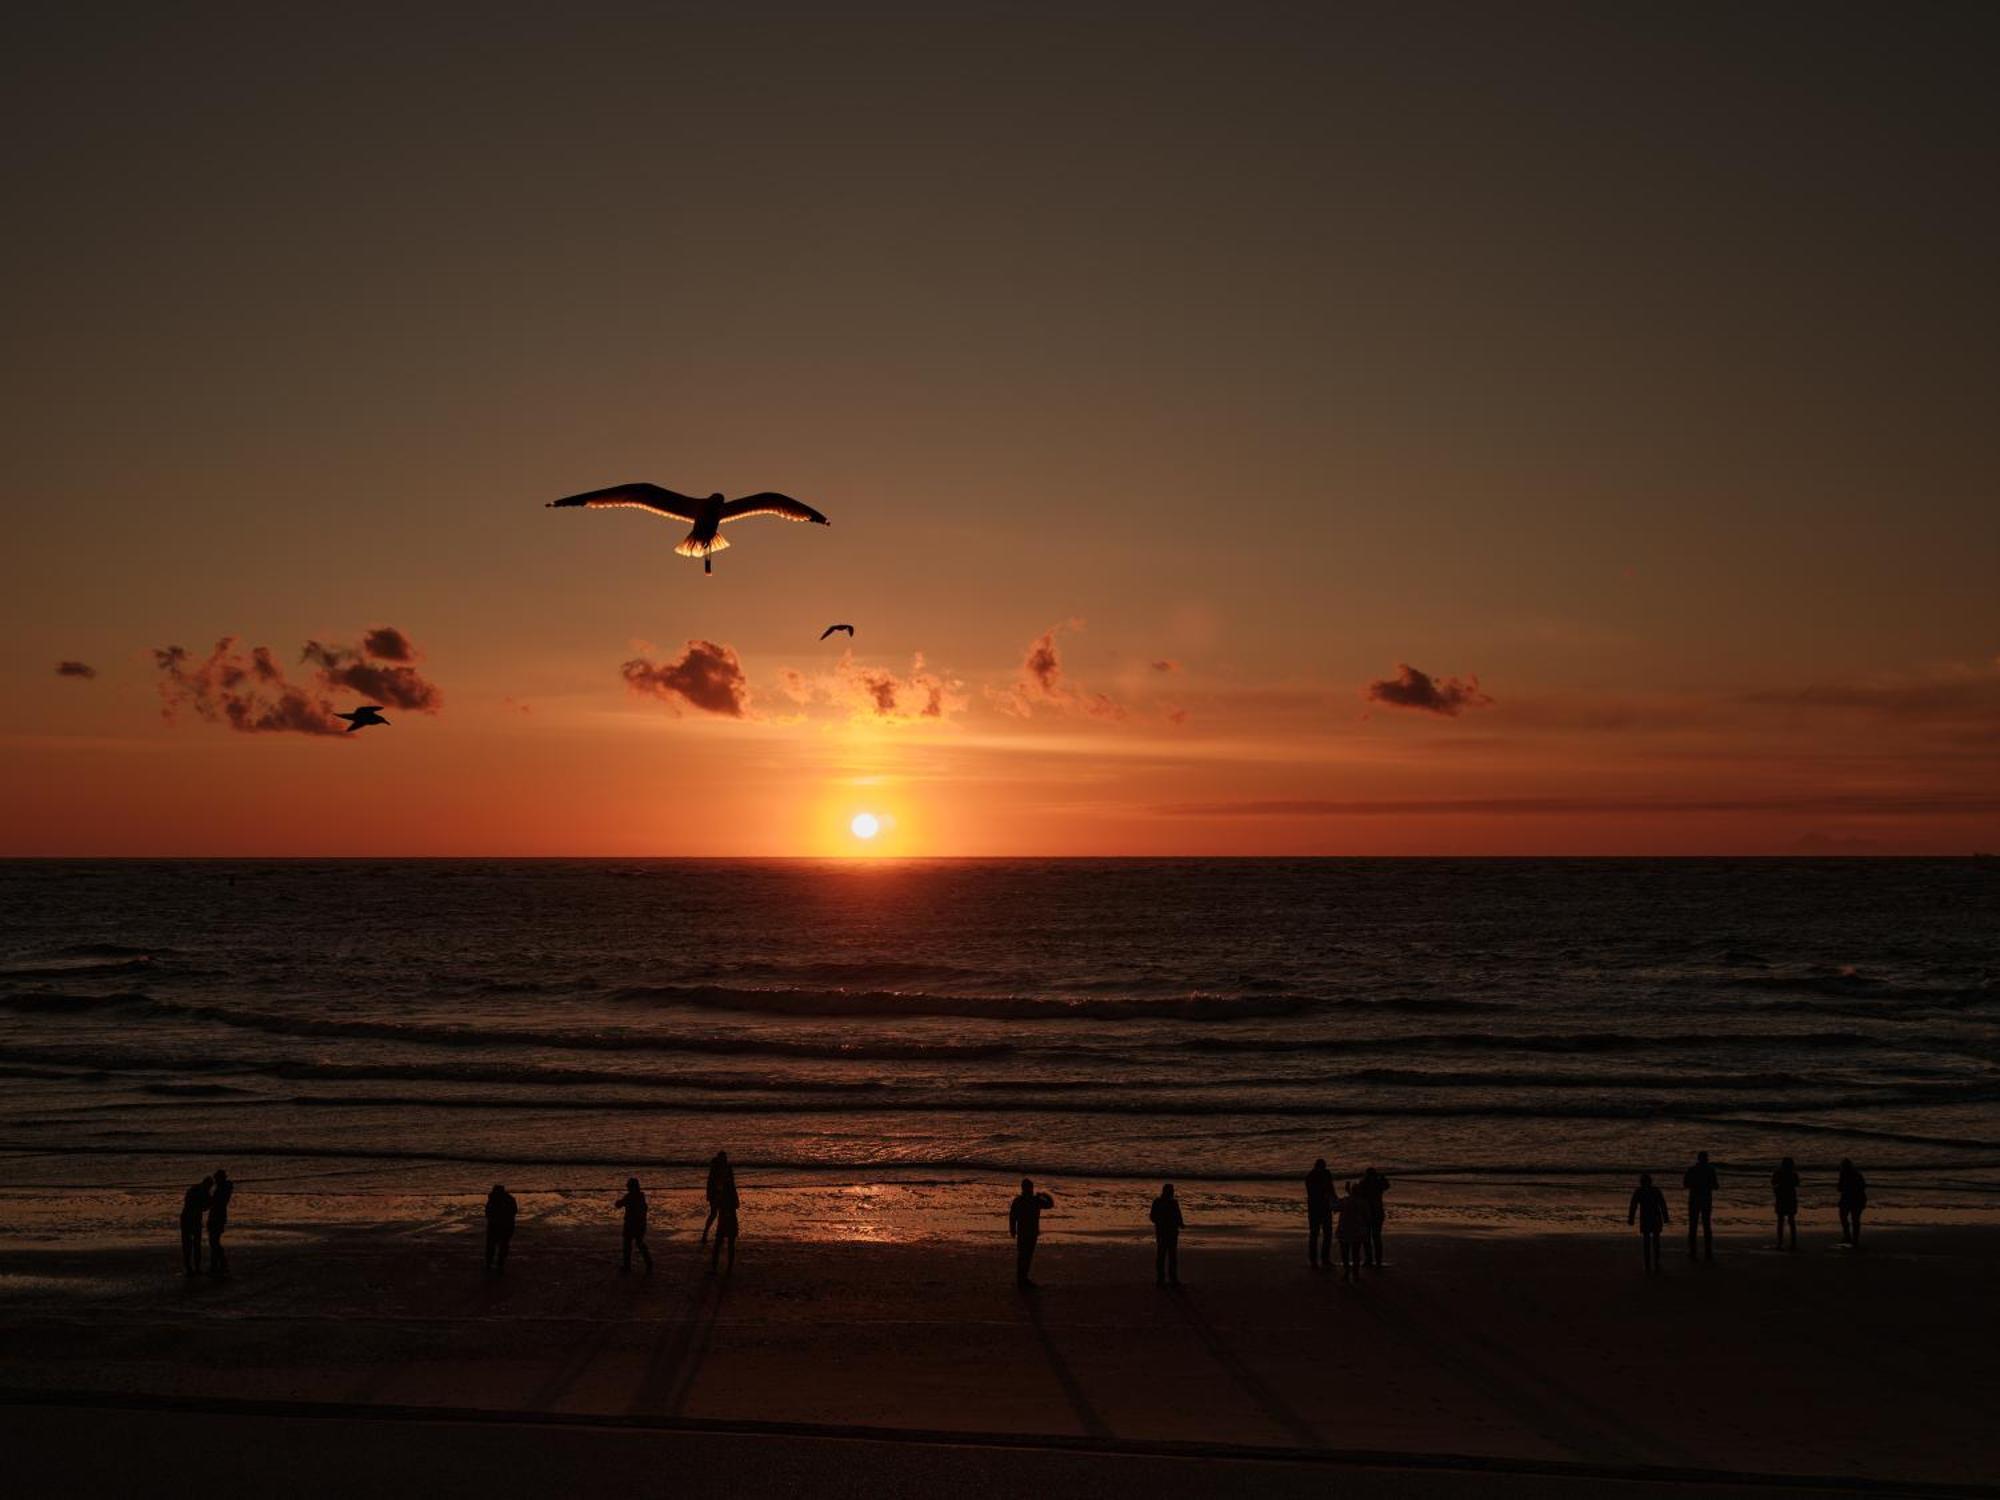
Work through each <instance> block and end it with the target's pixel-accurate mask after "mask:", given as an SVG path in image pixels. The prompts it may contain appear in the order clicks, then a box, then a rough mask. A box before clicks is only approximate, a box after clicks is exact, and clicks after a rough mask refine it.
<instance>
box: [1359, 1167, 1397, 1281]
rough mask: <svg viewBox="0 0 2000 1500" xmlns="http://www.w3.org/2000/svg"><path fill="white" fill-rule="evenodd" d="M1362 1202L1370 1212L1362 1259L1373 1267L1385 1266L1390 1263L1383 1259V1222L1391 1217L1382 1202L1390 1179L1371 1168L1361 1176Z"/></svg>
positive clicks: (1360, 1190)
mask: <svg viewBox="0 0 2000 1500" xmlns="http://www.w3.org/2000/svg"><path fill="white" fill-rule="evenodd" d="M1356 1187H1357V1190H1358V1191H1359V1192H1360V1194H1361V1201H1362V1203H1363V1205H1364V1206H1366V1208H1367V1210H1368V1238H1367V1239H1366V1240H1365V1241H1363V1243H1362V1246H1361V1248H1362V1251H1363V1256H1362V1258H1363V1259H1364V1260H1365V1261H1366V1262H1367V1263H1368V1264H1369V1265H1371V1266H1377V1267H1380V1266H1384V1265H1387V1264H1388V1262H1387V1261H1385V1260H1383V1258H1382V1222H1383V1220H1385V1219H1387V1218H1388V1217H1389V1210H1388V1208H1387V1206H1385V1205H1384V1204H1383V1202H1382V1196H1383V1194H1385V1193H1387V1192H1388V1191H1389V1179H1388V1178H1386V1177H1384V1176H1383V1175H1382V1174H1381V1173H1380V1172H1378V1171H1376V1170H1375V1169H1374V1168H1373V1167H1370V1168H1369V1169H1368V1170H1367V1171H1365V1172H1363V1173H1362V1174H1361V1181H1360V1182H1359V1183H1358V1184H1356Z"/></svg>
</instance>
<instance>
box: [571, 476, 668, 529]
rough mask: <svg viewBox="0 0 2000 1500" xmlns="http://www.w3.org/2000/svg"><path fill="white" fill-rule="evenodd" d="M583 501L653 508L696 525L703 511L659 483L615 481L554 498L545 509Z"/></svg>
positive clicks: (591, 506) (594, 506) (591, 505)
mask: <svg viewBox="0 0 2000 1500" xmlns="http://www.w3.org/2000/svg"><path fill="white" fill-rule="evenodd" d="M566 505H581V506H583V507H584V508H585V509H587V510H650V511H651V512H652V513H653V514H654V515H656V516H671V517H672V518H673V519H674V520H676V521H686V522H687V523H688V524H689V525H693V524H694V522H695V521H696V520H697V519H698V518H699V516H700V513H701V502H700V501H699V500H693V499H690V498H689V497H688V496H686V495H681V494H676V493H675V492H674V491H672V490H669V489H664V488H662V487H661V486H659V485H657V484H614V485H613V486H611V488H610V489H608V490H586V491H584V493H583V494H581V495H570V496H568V497H567V498H565V499H562V500H551V501H550V502H549V503H548V504H547V505H546V506H544V507H543V509H544V510H559V509H561V508H562V507H563V506H566Z"/></svg>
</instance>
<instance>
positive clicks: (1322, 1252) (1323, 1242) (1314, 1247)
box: [1306, 1156, 1333, 1266]
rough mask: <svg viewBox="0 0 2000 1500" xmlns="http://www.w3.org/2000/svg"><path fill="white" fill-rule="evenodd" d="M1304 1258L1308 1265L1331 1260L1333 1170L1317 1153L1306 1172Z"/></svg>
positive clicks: (1325, 1262) (1325, 1263)
mask: <svg viewBox="0 0 2000 1500" xmlns="http://www.w3.org/2000/svg"><path fill="white" fill-rule="evenodd" d="M1306 1261H1307V1263H1308V1264H1310V1265H1315V1266H1330V1265H1332V1264H1333V1173H1331V1172H1329V1171H1327V1169H1326V1158H1325V1157H1324V1156H1322V1157H1320V1158H1319V1159H1318V1160H1317V1161H1315V1162H1314V1163H1313V1169H1312V1170H1311V1171H1310V1172H1308V1173H1306Z"/></svg>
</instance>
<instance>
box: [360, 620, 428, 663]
mask: <svg viewBox="0 0 2000 1500" xmlns="http://www.w3.org/2000/svg"><path fill="white" fill-rule="evenodd" d="M361 649H362V651H363V652H365V653H366V654H367V655H369V656H372V657H374V658H375V660H377V661H415V660H416V659H417V648H416V646H415V645H414V644H412V642H411V640H410V638H409V637H408V636H406V635H404V634H403V632H402V631H400V630H398V629H397V628H396V627H395V626H393V625H377V626H376V627H375V628H374V629H373V630H371V631H369V632H368V633H367V634H366V635H364V636H362V637H361Z"/></svg>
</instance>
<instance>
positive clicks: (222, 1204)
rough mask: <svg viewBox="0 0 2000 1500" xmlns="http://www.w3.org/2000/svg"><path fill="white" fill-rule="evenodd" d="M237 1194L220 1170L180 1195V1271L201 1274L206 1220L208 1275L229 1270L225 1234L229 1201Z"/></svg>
mask: <svg viewBox="0 0 2000 1500" xmlns="http://www.w3.org/2000/svg"><path fill="white" fill-rule="evenodd" d="M235 1193H236V1184H235V1183H233V1182H231V1181H230V1180H229V1174H228V1173H227V1172H225V1171H224V1170H223V1169H222V1168H221V1167H217V1168H216V1169H215V1172H214V1174H213V1175H212V1176H209V1177H204V1178H202V1180H201V1181H200V1182H197V1183H196V1184H195V1185H194V1186H193V1187H191V1188H189V1189H188V1190H187V1191H186V1192H185V1193H183V1194H182V1195H181V1268H182V1269H183V1270H184V1271H186V1272H187V1274H188V1275H190V1276H199V1275H200V1274H201V1231H202V1221H203V1219H204V1217H206V1219H207V1224H208V1271H209V1274H210V1275H211V1276H220V1275H222V1274H223V1272H225V1271H227V1270H228V1269H229V1257H228V1256H227V1255H226V1254H224V1253H223V1249H222V1233H223V1231H224V1230H225V1229H227V1228H228V1227H229V1200H230V1199H231V1198H232V1197H234V1196H235Z"/></svg>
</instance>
